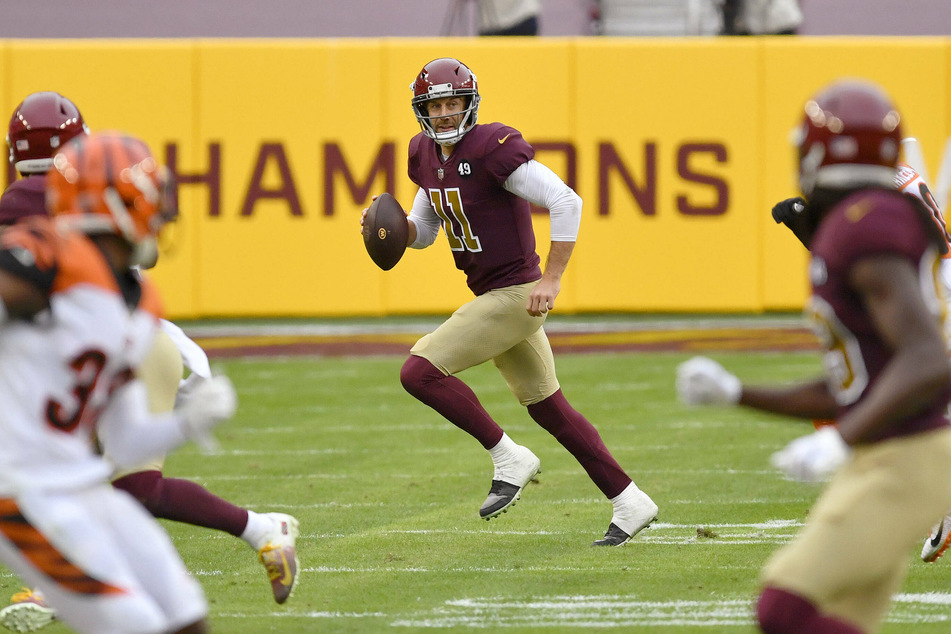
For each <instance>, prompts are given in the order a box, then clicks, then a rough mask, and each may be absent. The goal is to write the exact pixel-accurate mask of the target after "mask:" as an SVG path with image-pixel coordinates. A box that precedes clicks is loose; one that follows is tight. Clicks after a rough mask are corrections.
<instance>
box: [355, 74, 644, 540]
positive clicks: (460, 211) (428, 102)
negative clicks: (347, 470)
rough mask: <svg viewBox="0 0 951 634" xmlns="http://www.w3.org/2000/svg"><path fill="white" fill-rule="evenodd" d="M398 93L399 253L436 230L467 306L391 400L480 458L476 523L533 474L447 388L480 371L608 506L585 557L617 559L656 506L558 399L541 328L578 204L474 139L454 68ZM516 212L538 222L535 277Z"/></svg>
mask: <svg viewBox="0 0 951 634" xmlns="http://www.w3.org/2000/svg"><path fill="white" fill-rule="evenodd" d="M410 88H411V89H412V91H413V98H412V107H413V113H414V114H415V115H416V119H417V121H418V122H419V124H420V127H421V128H422V132H421V133H419V134H417V135H416V136H415V137H414V138H413V139H412V140H411V141H410V145H409V176H410V178H411V179H412V181H413V182H414V183H415V184H416V185H418V186H419V190H418V192H417V194H416V199H415V200H414V201H413V207H412V211H411V213H410V215H409V236H408V246H410V247H413V248H417V249H422V248H425V247H428V246H430V245H431V244H433V243H434V242H435V240H436V236H437V234H438V232H439V229H440V227H442V228H443V229H444V230H445V232H446V238H447V240H448V243H449V247H450V249H451V250H452V253H453V257H454V259H455V262H456V267H457V268H458V269H460V270H462V271H464V272H465V274H466V276H467V283H468V285H469V288H470V290H471V291H472V292H473V294H474V295H475V296H476V297H475V299H473V300H472V301H470V302H469V303H467V304H465V305H464V306H462V307H461V308H459V309H458V310H457V311H456V312H455V313H453V315H452V316H451V317H450V318H449V319H448V320H447V321H445V322H444V323H443V324H442V325H441V326H439V327H438V328H437V329H436V330H435V331H433V332H432V333H430V334H428V335H426V336H425V337H423V338H422V339H420V340H419V341H418V342H417V343H416V345H414V346H413V348H412V350H411V351H410V357H409V359H408V360H407V361H406V363H404V364H403V368H402V370H401V372H400V380H401V381H402V384H403V387H404V388H405V389H406V390H407V391H408V392H409V393H410V394H412V395H413V396H415V397H416V398H417V399H419V400H420V401H422V402H423V403H425V404H426V405H429V406H430V407H432V408H433V409H434V410H436V411H437V412H439V413H440V414H442V415H443V416H444V417H446V418H447V419H448V420H449V421H450V422H451V423H453V424H454V425H456V426H457V427H459V428H460V429H462V430H463V431H465V432H466V433H468V434H470V435H471V436H473V437H474V438H475V439H476V440H478V441H479V442H480V443H481V444H482V446H483V447H484V448H485V449H486V450H487V451H488V452H489V455H490V456H491V458H492V462H493V464H494V467H495V471H494V475H493V478H492V484H491V487H490V489H489V494H488V497H487V498H486V500H485V502H484V503H483V504H482V507H481V508H480V509H479V515H480V516H481V517H482V518H484V519H486V520H489V519H491V518H493V517H497V516H498V515H500V514H501V513H504V512H506V511H507V510H508V508H509V507H510V506H512V505H513V504H515V502H516V501H517V500H518V499H519V496H520V494H521V491H522V489H523V488H524V487H525V486H526V485H527V484H528V483H529V481H531V480H532V479H533V478H534V477H535V475H536V474H538V473H539V471H540V470H541V462H540V461H539V459H538V458H537V457H536V456H535V454H534V453H532V451H531V450H530V449H528V448H527V447H523V446H522V445H519V444H516V443H515V441H513V440H512V439H511V438H509V436H508V435H507V434H506V433H505V432H504V431H503V430H502V428H501V427H499V425H498V424H497V423H496V422H495V421H494V420H493V419H492V418H491V416H489V413H488V412H487V411H486V410H485V408H484V407H482V404H481V403H480V402H479V399H478V398H477V397H476V395H475V394H474V393H473V392H472V390H471V389H470V388H469V387H468V386H467V385H466V384H465V383H463V382H462V381H461V380H460V379H458V378H457V377H456V376H455V375H456V374H457V373H459V372H461V371H463V370H465V369H466V368H471V367H473V366H476V365H479V364H481V363H484V362H486V361H489V360H491V361H492V362H493V363H494V364H495V366H496V367H497V368H498V369H499V371H500V372H501V373H502V376H503V377H504V378H505V381H506V383H507V384H508V387H509V389H510V390H511V391H512V393H513V394H514V395H515V396H516V397H517V398H518V400H519V402H520V403H521V404H522V405H524V406H525V407H526V408H527V409H528V413H529V415H530V416H531V417H532V418H533V419H534V420H535V422H536V423H538V424H539V425H540V426H541V427H542V428H544V429H545V430H546V431H548V432H549V433H550V434H551V435H553V436H554V437H555V439H556V440H558V442H559V443H561V444H562V446H564V447H565V449H567V450H568V451H569V452H570V453H571V454H572V455H573V456H574V457H575V459H577V460H578V462H579V463H580V464H581V466H582V467H583V468H584V469H585V471H587V473H588V476H589V477H590V478H591V480H592V481H593V482H594V483H595V485H596V486H597V487H598V488H599V489H600V490H601V492H602V493H603V494H604V495H605V496H606V497H607V498H608V499H610V500H611V502H612V503H613V505H614V514H613V516H612V518H611V523H610V525H609V527H608V530H607V532H606V533H605V535H604V538H603V539H599V540H597V541H595V542H594V545H596V546H620V545H622V544H624V543H626V542H627V541H628V540H630V539H631V537H633V536H634V535H636V534H637V533H638V532H640V531H641V530H642V529H644V528H646V527H647V526H648V525H650V523H651V522H653V521H654V520H655V519H656V518H657V505H656V504H655V503H654V502H653V500H651V499H650V497H648V496H647V494H645V493H644V492H642V491H641V490H640V489H638V488H637V486H636V485H635V484H634V483H633V482H632V481H631V478H630V477H628V475H627V474H626V473H625V472H624V470H623V469H622V468H621V467H620V465H618V463H617V462H616V461H615V459H614V457H613V456H612V455H611V453H610V452H609V451H608V449H607V447H605V445H604V442H603V441H602V440H601V436H600V435H599V434H598V431H597V430H596V429H595V428H594V426H593V425H592V424H591V423H590V422H588V420H587V419H586V418H585V417H584V416H582V415H581V414H580V413H578V412H577V411H575V409H574V408H572V407H571V405H570V404H569V403H568V400H567V399H566V398H565V396H564V395H563V394H562V392H561V387H560V385H559V383H558V379H557V377H556V376H555V361H554V357H553V356H552V351H551V346H550V345H549V342H548V337H547V335H546V334H545V329H544V328H543V327H542V325H543V324H544V323H545V319H546V317H547V316H548V311H550V310H552V309H553V308H554V307H555V299H556V297H557V296H558V294H559V292H560V290H561V277H562V274H563V273H564V271H565V268H566V266H567V265H568V259H569V258H570V256H571V252H572V250H573V248H574V245H575V241H576V239H577V236H578V227H579V224H580V222H581V199H580V198H579V197H578V195H577V194H576V193H575V192H574V191H573V190H572V189H571V188H569V187H568V186H567V185H566V184H565V183H564V182H563V181H562V180H561V179H560V178H559V177H558V176H557V175H555V173H554V172H552V171H551V170H550V169H548V168H547V167H545V166H544V165H542V164H541V163H539V162H537V161H535V160H534V158H533V157H534V154H535V152H534V149H533V148H532V146H531V145H529V144H528V142H527V141H525V139H524V138H522V135H521V133H519V131H518V130H516V129H514V128H510V127H508V126H505V125H502V124H500V123H490V124H486V125H477V123H476V121H477V118H478V112H479V101H480V99H481V97H480V95H479V89H478V83H477V81H476V77H475V75H474V74H473V73H472V71H471V70H470V69H469V68H468V67H467V66H466V65H465V64H463V63H462V62H460V61H459V60H457V59H452V58H442V59H437V60H434V61H432V62H430V63H428V64H426V65H425V66H424V67H423V69H422V70H421V71H420V73H419V75H418V76H417V77H416V79H415V81H414V82H413V84H412V85H411V86H410ZM529 203H535V204H536V205H539V206H540V207H544V208H545V209H548V210H549V212H550V214H551V236H552V242H551V249H550V252H549V256H548V262H547V263H546V266H545V271H544V273H543V272H542V270H541V268H540V266H539V264H540V261H539V257H538V255H537V254H536V253H535V235H534V233H533V229H532V219H531V210H530V204H529ZM365 216H366V210H364V218H365ZM361 224H362V220H361Z"/></svg>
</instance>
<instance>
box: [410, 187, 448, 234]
mask: <svg viewBox="0 0 951 634" xmlns="http://www.w3.org/2000/svg"><path fill="white" fill-rule="evenodd" d="M409 221H410V222H412V223H413V224H414V225H416V241H415V242H413V244H411V245H409V246H410V248H411V249H425V248H426V247H428V246H429V245H431V244H432V243H433V242H435V241H436V236H437V235H439V227H440V226H441V224H442V221H440V220H439V216H437V215H436V212H435V210H433V204H432V203H431V202H430V201H429V196H428V195H427V194H426V190H425V189H423V188H422V187H420V188H419V191H417V192H416V198H414V199H413V208H412V209H411V210H410V212H409Z"/></svg>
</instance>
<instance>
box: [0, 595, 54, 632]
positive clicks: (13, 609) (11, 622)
mask: <svg viewBox="0 0 951 634" xmlns="http://www.w3.org/2000/svg"><path fill="white" fill-rule="evenodd" d="M55 619H56V612H55V611H54V610H53V608H51V607H49V606H48V605H47V604H46V601H45V600H44V599H43V597H42V596H41V595H40V594H38V593H36V592H34V591H32V590H30V589H29V588H23V590H22V591H20V592H17V593H15V594H14V595H13V596H12V597H10V605H8V606H7V607H5V608H3V609H2V610H0V625H3V627H5V628H7V629H8V630H12V631H14V632H36V631H37V630H40V629H43V628H44V627H46V626H47V625H49V624H50V623H52V622H53V621H54V620H55Z"/></svg>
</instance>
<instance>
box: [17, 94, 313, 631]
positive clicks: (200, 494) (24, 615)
mask: <svg viewBox="0 0 951 634" xmlns="http://www.w3.org/2000/svg"><path fill="white" fill-rule="evenodd" d="M85 134H88V128H87V127H86V125H85V122H84V120H83V117H82V115H81V114H80V112H79V109H78V108H77V107H76V105H75V104H74V103H73V102H72V101H71V100H69V99H68V98H66V97H64V96H63V95H60V94H59V93H56V92H51V91H42V92H37V93H32V94H30V95H28V96H27V97H26V98H25V99H24V100H23V102H22V103H21V104H20V105H19V106H17V108H16V109H15V110H14V113H13V116H12V117H11V120H10V125H9V129H8V134H7V143H8V145H9V147H10V161H11V163H12V164H13V165H14V166H15V167H16V169H17V171H18V172H20V174H21V175H22V178H20V179H18V180H16V181H14V182H13V183H12V184H11V185H10V186H9V187H8V188H7V189H6V191H4V193H3V195H2V197H0V228H2V227H4V226H8V225H12V224H14V223H15V222H17V221H19V220H22V219H23V218H28V217H31V216H47V215H48V212H47V210H46V201H45V183H46V173H47V172H48V170H49V169H50V167H51V165H52V157H53V155H54V154H55V152H56V151H57V149H59V148H61V147H62V146H63V145H64V144H65V143H66V142H67V141H69V140H70V139H72V138H74V137H76V136H79V135H85ZM168 185H169V186H171V183H169V184H168ZM157 254H158V252H157V250H154V251H151V252H150V254H148V257H147V258H146V260H147V261H144V262H142V263H141V264H142V265H143V266H145V267H150V266H151V265H154V263H155V260H156V256H157ZM160 325H161V331H160V332H159V333H157V334H156V337H155V340H154V344H153V347H152V350H151V351H150V353H149V355H148V356H147V357H146V359H145V361H144V362H143V363H142V365H141V366H140V367H139V368H138V369H137V370H136V373H137V375H138V377H139V378H140V379H142V381H143V382H144V383H145V385H146V388H147V390H148V395H149V407H150V410H151V411H152V413H154V414H160V413H164V412H170V411H172V409H173V407H174V405H175V400H176V397H178V398H184V396H185V395H186V394H187V393H188V391H189V390H190V389H193V388H194V387H195V386H197V385H198V384H199V383H200V382H201V381H203V380H205V379H208V378H210V377H211V369H210V367H209V364H208V358H207V356H206V355H205V353H204V351H203V350H202V349H201V348H200V347H199V346H198V345H197V344H196V343H195V342H193V341H192V340H191V339H189V338H188V337H187V336H186V335H185V333H184V332H182V330H181V329H180V328H179V327H178V326H176V325H175V324H173V323H171V322H169V321H167V320H164V319H162V320H161V321H160ZM183 362H184V366H185V367H187V368H188V369H189V371H190V372H191V374H190V376H189V378H188V379H187V380H182V375H183ZM180 385H181V388H182V389H181V391H179V387H180ZM105 453H106V457H107V459H109V458H110V456H109V448H108V446H106V447H105ZM163 463H164V458H163V457H162V456H161V455H158V456H156V457H154V458H153V459H151V460H150V461H149V462H148V463H145V464H141V465H134V466H131V467H128V468H124V469H122V470H119V471H117V472H116V473H114V474H113V476H112V478H113V485H114V486H115V487H116V488H119V489H122V490H124V491H127V492H129V493H130V494H132V495H133V496H134V497H135V498H136V499H138V500H139V501H140V502H141V503H142V504H143V505H144V506H145V507H146V509H147V510H148V511H149V512H150V513H152V514H153V515H154V516H155V517H159V518H162V519H169V520H174V521H180V522H185V523H188V524H192V525H195V526H203V527H206V528H214V529H218V530H222V531H225V532H227V533H229V534H231V535H234V536H235V537H241V538H242V539H244V540H245V541H246V542H247V543H248V544H249V545H250V546H251V547H252V548H253V549H254V550H255V551H257V552H258V557H259V559H260V561H261V562H262V563H263V564H264V567H265V570H266V572H267V574H268V578H269V581H270V583H271V587H272V591H273V594H274V599H275V600H276V601H277V602H278V603H284V602H285V601H286V600H287V599H288V597H289V596H290V594H291V591H292V590H293V588H294V583H295V582H296V579H297V567H298V564H297V556H296V548H295V542H296V537H297V534H298V524H297V520H296V519H295V518H293V517H291V516H289V515H285V514H282V513H266V514H261V513H255V512H253V511H249V510H247V509H244V508H240V507H237V506H235V505H233V504H231V503H230V502H228V501H226V500H223V499H222V498H219V497H217V496H215V495H213V494H212V493H211V492H209V491H208V490H207V489H205V488H204V487H202V486H201V485H199V484H197V483H195V482H191V481H188V480H182V479H177V478H166V477H164V476H163V474H162V467H163ZM53 618H54V611H53V610H52V609H51V608H50V607H49V606H48V605H47V604H46V601H45V600H44V597H43V593H42V592H41V591H40V590H33V591H31V590H30V589H27V588H25V589H24V591H23V592H18V593H16V594H15V595H14V596H13V598H12V603H11V605H9V606H7V607H5V608H3V609H2V610H0V625H4V626H5V627H7V628H8V629H12V630H14V631H35V630H38V629H40V628H41V627H43V626H45V625H47V624H49V623H50V622H51V621H52V620H53Z"/></svg>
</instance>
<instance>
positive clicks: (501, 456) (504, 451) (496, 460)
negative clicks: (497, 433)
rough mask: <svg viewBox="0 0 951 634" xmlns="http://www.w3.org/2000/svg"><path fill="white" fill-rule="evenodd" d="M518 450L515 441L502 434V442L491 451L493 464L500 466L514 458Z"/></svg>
mask: <svg viewBox="0 0 951 634" xmlns="http://www.w3.org/2000/svg"><path fill="white" fill-rule="evenodd" d="M516 449H518V445H517V444H515V441H514V440H512V439H511V438H509V435H508V434H506V433H505V432H502V440H500V441H499V442H498V444H496V445H495V447H492V449H489V455H490V456H492V462H493V464H496V465H500V464H502V463H505V462H508V461H509V460H510V459H511V458H512V457H514V456H515V450H516Z"/></svg>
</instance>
